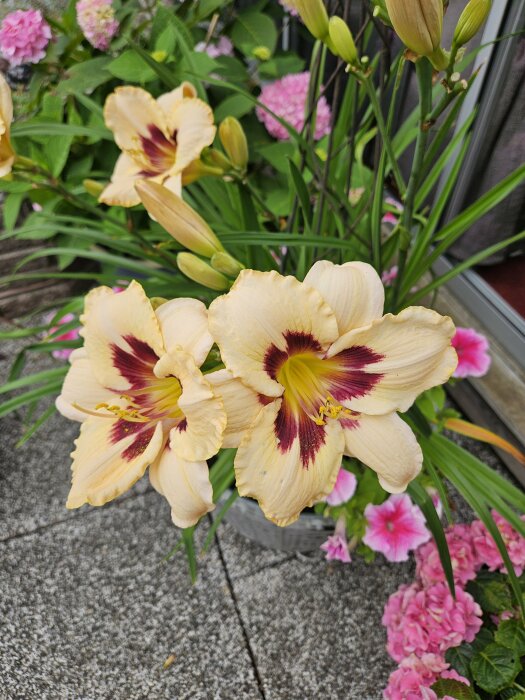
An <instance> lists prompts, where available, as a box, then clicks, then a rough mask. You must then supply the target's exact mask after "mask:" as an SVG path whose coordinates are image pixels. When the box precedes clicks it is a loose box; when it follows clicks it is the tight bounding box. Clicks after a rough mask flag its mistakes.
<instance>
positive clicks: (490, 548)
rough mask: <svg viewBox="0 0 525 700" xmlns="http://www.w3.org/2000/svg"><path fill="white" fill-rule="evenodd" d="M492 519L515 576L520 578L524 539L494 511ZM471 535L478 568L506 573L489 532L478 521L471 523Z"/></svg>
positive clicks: (524, 557) (524, 562) (524, 545)
mask: <svg viewBox="0 0 525 700" xmlns="http://www.w3.org/2000/svg"><path fill="white" fill-rule="evenodd" d="M492 517H493V518H494V520H495V522H496V525H497V526H498V530H499V531H500V533H501V537H502V538H503V542H504V543H505V546H506V548H507V551H508V553H509V557H510V560H511V562H512V564H513V566H514V569H515V571H516V574H517V575H518V576H521V574H522V573H523V571H524V570H525V538H524V537H522V536H521V535H520V534H519V533H518V532H516V530H514V528H513V527H511V525H509V523H508V522H507V521H506V520H505V518H503V517H502V516H501V515H500V514H499V513H497V512H496V511H495V510H493V511H492ZM522 519H524V520H525V516H522ZM471 533H472V544H473V547H474V551H475V555H476V559H477V564H478V566H483V565H484V566H487V567H488V568H489V569H490V571H496V570H499V571H502V572H503V573H506V572H507V570H506V568H505V566H504V564H503V559H502V557H501V554H500V553H499V549H498V547H497V545H496V543H495V542H494V540H493V539H492V536H491V535H490V533H489V531H488V530H487V528H486V527H485V525H484V524H483V523H482V522H481V521H480V520H475V521H474V522H473V523H472V529H471Z"/></svg>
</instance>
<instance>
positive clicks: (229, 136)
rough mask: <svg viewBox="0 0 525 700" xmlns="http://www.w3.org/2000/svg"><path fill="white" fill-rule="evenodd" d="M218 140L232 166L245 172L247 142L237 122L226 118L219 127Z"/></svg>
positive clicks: (232, 118)
mask: <svg viewBox="0 0 525 700" xmlns="http://www.w3.org/2000/svg"><path fill="white" fill-rule="evenodd" d="M219 138H220V140H221V143H222V145H223V148H224V150H225V151H226V153H227V154H228V158H229V159H230V160H231V162H232V163H233V165H234V166H235V167H236V168H238V169H239V170H246V166H247V165H248V141H247V140H246V134H245V133H244V129H243V128H242V126H241V123H240V122H239V120H238V119H235V117H226V119H224V120H223V121H222V122H221V124H220V126H219Z"/></svg>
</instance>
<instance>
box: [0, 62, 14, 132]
mask: <svg viewBox="0 0 525 700" xmlns="http://www.w3.org/2000/svg"><path fill="white" fill-rule="evenodd" d="M12 121H13V98H12V95H11V88H10V87H9V85H8V84H7V80H6V79H5V78H4V76H3V75H1V74H0V136H2V135H3V134H7V135H8V136H9V130H10V128H11V122H12Z"/></svg>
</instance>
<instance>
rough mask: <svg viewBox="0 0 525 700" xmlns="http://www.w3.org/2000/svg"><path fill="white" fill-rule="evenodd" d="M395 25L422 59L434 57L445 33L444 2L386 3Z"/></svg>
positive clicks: (407, 0) (395, 0) (411, 0)
mask: <svg viewBox="0 0 525 700" xmlns="http://www.w3.org/2000/svg"><path fill="white" fill-rule="evenodd" d="M385 5H386V9H387V10H388V15H389V17H390V21H391V22H392V26H393V27H394V29H395V31H396V34H397V35H398V36H399V38H400V39H401V41H402V42H403V43H404V44H405V46H407V47H408V48H409V49H410V50H411V51H413V52H414V53H416V54H419V55H420V56H428V57H431V56H432V54H434V53H435V52H436V51H437V50H438V49H439V47H440V43H441V35H442V33H443V0H385Z"/></svg>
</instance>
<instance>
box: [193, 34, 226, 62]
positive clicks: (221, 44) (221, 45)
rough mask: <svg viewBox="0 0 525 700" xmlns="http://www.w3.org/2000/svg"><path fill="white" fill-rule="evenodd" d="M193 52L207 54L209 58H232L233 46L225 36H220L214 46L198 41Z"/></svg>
mask: <svg viewBox="0 0 525 700" xmlns="http://www.w3.org/2000/svg"><path fill="white" fill-rule="evenodd" d="M195 51H198V52H199V53H207V54H208V56H209V57H210V58H218V57H219V56H233V44H232V42H231V40H230V39H229V38H228V37H227V36H221V38H220V39H219V41H217V42H216V43H215V44H212V43H209V44H207V43H206V42H205V41H199V43H198V44H196V45H195Z"/></svg>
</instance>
